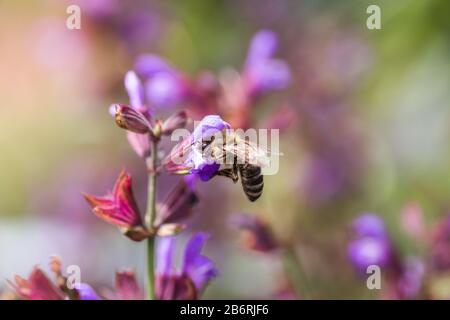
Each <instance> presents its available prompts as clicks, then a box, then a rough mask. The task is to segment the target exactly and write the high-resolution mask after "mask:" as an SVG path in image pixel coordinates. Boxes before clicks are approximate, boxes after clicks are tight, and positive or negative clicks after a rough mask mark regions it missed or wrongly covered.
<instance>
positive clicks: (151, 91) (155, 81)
mask: <svg viewBox="0 0 450 320" xmlns="http://www.w3.org/2000/svg"><path fill="white" fill-rule="evenodd" d="M145 92H146V95H147V99H148V101H150V102H151V103H152V105H154V106H156V107H171V106H175V105H177V104H179V103H180V102H182V100H183V84H182V81H181V79H180V78H179V77H178V76H176V75H174V74H172V73H170V72H158V73H156V74H155V75H153V76H152V77H151V78H149V79H148V80H147V82H146V84H145Z"/></svg>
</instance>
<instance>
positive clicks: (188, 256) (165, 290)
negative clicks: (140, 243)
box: [156, 232, 217, 300]
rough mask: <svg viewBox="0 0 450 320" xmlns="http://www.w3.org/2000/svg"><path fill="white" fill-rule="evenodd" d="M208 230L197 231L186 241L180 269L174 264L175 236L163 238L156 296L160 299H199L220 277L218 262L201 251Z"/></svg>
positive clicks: (160, 247)
mask: <svg viewBox="0 0 450 320" xmlns="http://www.w3.org/2000/svg"><path fill="white" fill-rule="evenodd" d="M208 237H209V236H208V234H206V233H202V232H199V233H196V234H194V235H193V236H192V237H191V239H190V240H189V242H188V243H187V244H186V247H185V250H184V257H183V264H182V267H181V270H180V271H179V272H177V271H175V268H174V266H173V255H174V250H175V239H174V238H173V237H165V238H160V239H159V242H158V246H157V260H156V261H157V265H156V295H157V297H158V299H160V300H180V299H183V300H184V299H185V300H193V299H198V298H199V297H200V295H201V294H202V293H203V291H204V289H205V287H206V285H207V284H208V283H209V281H210V280H211V279H212V278H214V277H216V276H217V270H216V268H215V267H214V263H213V262H212V261H211V260H210V259H209V258H207V257H206V256H204V255H202V254H201V249H202V247H203V246H204V244H205V242H206V240H207V239H208Z"/></svg>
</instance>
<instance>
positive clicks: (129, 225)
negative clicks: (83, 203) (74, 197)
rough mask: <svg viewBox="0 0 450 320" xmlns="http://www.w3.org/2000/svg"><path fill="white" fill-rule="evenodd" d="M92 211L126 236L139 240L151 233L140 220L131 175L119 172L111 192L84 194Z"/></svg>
mask: <svg viewBox="0 0 450 320" xmlns="http://www.w3.org/2000/svg"><path fill="white" fill-rule="evenodd" d="M84 197H85V199H86V200H87V202H88V203H89V204H90V206H91V207H92V211H93V212H94V214H95V215H97V216H98V217H99V218H100V219H102V220H104V221H106V222H109V223H111V224H113V225H115V226H117V227H118V228H119V229H120V230H121V231H122V232H123V233H124V234H125V235H126V236H127V237H129V238H130V239H132V240H134V241H141V240H143V239H145V238H147V237H149V236H150V235H151V232H150V231H149V230H148V229H147V228H146V227H145V225H144V224H143V222H142V219H141V214H140V212H139V208H138V206H137V204H136V200H135V199H134V196H133V191H132V188H131V176H130V175H129V174H127V173H126V172H125V171H122V172H121V173H120V176H119V178H118V179H117V181H116V183H115V185H114V189H113V191H112V192H110V193H108V194H107V195H105V196H102V197H97V196H92V195H88V194H84Z"/></svg>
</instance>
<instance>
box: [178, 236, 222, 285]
mask: <svg viewBox="0 0 450 320" xmlns="http://www.w3.org/2000/svg"><path fill="white" fill-rule="evenodd" d="M208 238H209V235H208V234H207V233H204V232H199V233H196V234H194V235H193V236H192V238H191V239H190V240H189V242H188V243H187V244H186V248H185V252H184V261H183V267H182V274H187V275H189V277H190V278H191V279H192V281H193V282H194V284H195V286H196V288H197V290H198V291H199V292H201V291H203V289H204V287H205V286H206V284H207V283H208V282H209V281H210V280H211V279H212V278H214V277H215V276H217V270H216V268H215V267H214V263H213V262H212V260H210V259H209V258H207V257H206V256H203V255H202V254H201V250H202V247H203V245H204V244H205V242H206V240H207V239H208Z"/></svg>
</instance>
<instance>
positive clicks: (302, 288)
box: [283, 246, 311, 300]
mask: <svg viewBox="0 0 450 320" xmlns="http://www.w3.org/2000/svg"><path fill="white" fill-rule="evenodd" d="M283 265H284V268H285V272H286V274H287V277H288V278H289V280H290V282H291V284H292V286H293V289H294V290H295V293H296V294H297V297H299V298H301V299H305V300H306V299H310V298H311V297H310V294H311V291H310V287H309V283H308V278H307V276H306V274H305V271H304V268H303V265H302V263H301V262H300V259H299V258H298V256H297V253H296V252H295V250H294V248H293V247H292V246H288V247H286V248H285V249H284V250H283Z"/></svg>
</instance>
